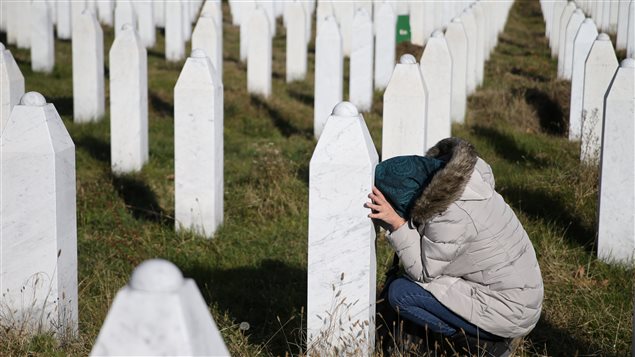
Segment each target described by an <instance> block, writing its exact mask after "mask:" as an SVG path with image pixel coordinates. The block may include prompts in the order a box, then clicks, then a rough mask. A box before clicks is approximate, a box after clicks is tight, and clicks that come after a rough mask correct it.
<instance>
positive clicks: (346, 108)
mask: <svg viewBox="0 0 635 357" xmlns="http://www.w3.org/2000/svg"><path fill="white" fill-rule="evenodd" d="M333 115H335V116H339V117H355V116H358V115H359V112H358V111H357V107H356V106H355V104H353V103H351V102H341V103H339V104H337V105H336V106H335V108H333Z"/></svg>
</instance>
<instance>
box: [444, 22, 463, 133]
mask: <svg viewBox="0 0 635 357" xmlns="http://www.w3.org/2000/svg"><path fill="white" fill-rule="evenodd" d="M445 40H446V42H447V44H448V49H449V50H450V56H452V105H451V107H450V109H451V110H450V115H451V117H452V122H453V123H454V122H456V123H461V124H462V123H463V122H465V109H466V106H467V82H466V78H467V37H466V35H465V31H464V30H463V25H462V24H461V19H460V18H454V19H453V20H452V22H450V23H449V24H448V27H447V29H446V30H445Z"/></svg>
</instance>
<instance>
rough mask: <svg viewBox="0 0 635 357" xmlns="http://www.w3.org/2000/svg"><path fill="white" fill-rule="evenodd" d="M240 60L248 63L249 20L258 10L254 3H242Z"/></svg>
mask: <svg viewBox="0 0 635 357" xmlns="http://www.w3.org/2000/svg"><path fill="white" fill-rule="evenodd" d="M238 4H240V9H241V10H240V16H241V22H240V60H241V61H242V62H245V61H247V52H249V20H250V19H251V14H252V12H253V11H254V10H255V9H256V3H255V2H253V1H246V2H240V3H238Z"/></svg>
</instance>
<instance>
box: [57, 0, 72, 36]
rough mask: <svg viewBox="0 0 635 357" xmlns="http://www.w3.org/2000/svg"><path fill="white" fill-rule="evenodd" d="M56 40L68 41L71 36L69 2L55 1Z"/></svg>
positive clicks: (64, 0) (65, 0)
mask: <svg viewBox="0 0 635 357" xmlns="http://www.w3.org/2000/svg"><path fill="white" fill-rule="evenodd" d="M55 5H56V6H57V24H56V26H57V38H59V39H61V40H69V39H70V38H71V37H72V35H73V27H72V22H71V3H70V1H69V0H57V1H56V2H55Z"/></svg>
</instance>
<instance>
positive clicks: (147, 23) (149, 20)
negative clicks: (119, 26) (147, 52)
mask: <svg viewBox="0 0 635 357" xmlns="http://www.w3.org/2000/svg"><path fill="white" fill-rule="evenodd" d="M152 6H154V5H153V3H152V2H149V1H136V2H135V3H134V10H135V14H136V15H137V30H138V33H139V39H141V43H142V44H143V45H144V46H145V47H146V48H150V47H154V43H155V41H156V37H155V24H154V11H153V10H152Z"/></svg>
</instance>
